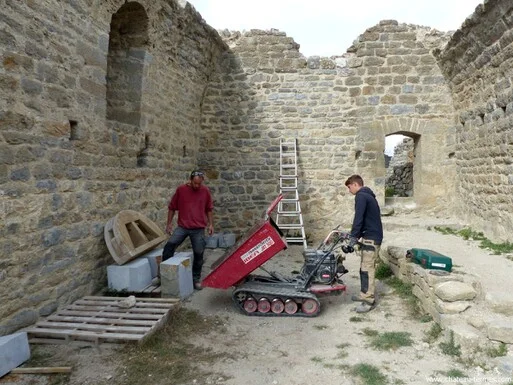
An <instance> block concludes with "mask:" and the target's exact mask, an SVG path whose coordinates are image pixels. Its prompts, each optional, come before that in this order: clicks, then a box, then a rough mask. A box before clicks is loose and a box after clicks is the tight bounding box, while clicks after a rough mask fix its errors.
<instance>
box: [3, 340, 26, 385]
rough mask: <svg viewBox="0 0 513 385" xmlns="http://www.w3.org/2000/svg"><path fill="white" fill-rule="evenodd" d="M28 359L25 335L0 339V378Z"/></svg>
mask: <svg viewBox="0 0 513 385" xmlns="http://www.w3.org/2000/svg"><path fill="white" fill-rule="evenodd" d="M29 358H30V347H29V343H28V338H27V333H25V332H21V333H15V334H11V335H7V336H3V337H0V377H2V376H4V375H6V374H7V373H9V372H10V371H11V370H13V369H14V368H16V367H18V366H20V365H21V364H23V363H24V362H25V361H27V360H28V359H29Z"/></svg>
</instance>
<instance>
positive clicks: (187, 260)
mask: <svg viewBox="0 0 513 385" xmlns="http://www.w3.org/2000/svg"><path fill="white" fill-rule="evenodd" d="M192 260H193V255H192V252H182V253H177V254H175V255H174V256H173V257H172V258H169V259H168V260H166V261H164V262H162V263H161V264H160V287H161V293H162V296H163V297H179V298H180V299H184V298H187V297H188V296H190V295H191V294H192V292H193V291H194V286H193V282H192Z"/></svg>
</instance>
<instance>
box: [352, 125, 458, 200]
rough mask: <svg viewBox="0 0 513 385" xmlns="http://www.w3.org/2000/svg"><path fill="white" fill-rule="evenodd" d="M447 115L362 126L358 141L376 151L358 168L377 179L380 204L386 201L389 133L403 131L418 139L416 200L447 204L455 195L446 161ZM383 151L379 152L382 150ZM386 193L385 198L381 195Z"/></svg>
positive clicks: (414, 189) (414, 152) (375, 184)
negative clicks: (386, 149) (386, 163)
mask: <svg viewBox="0 0 513 385" xmlns="http://www.w3.org/2000/svg"><path fill="white" fill-rule="evenodd" d="M450 126H451V125H450V122H448V121H447V120H446V119H430V120H428V119H417V118H409V117H404V118H394V119H383V120H376V121H372V122H366V123H363V124H361V125H360V127H359V129H358V139H357V140H358V143H359V147H361V148H362V149H363V152H368V153H372V152H374V153H375V155H372V154H369V155H368V156H367V157H366V162H365V163H364V162H360V163H357V169H358V172H359V173H361V174H364V175H367V176H371V178H369V177H367V179H370V180H373V181H374V187H375V192H376V195H377V196H378V197H380V204H383V205H384V204H385V199H384V192H385V180H386V168H385V161H384V155H383V154H384V151H385V137H386V136H387V135H391V134H401V135H404V136H408V137H410V138H413V139H414V150H413V159H414V161H413V176H414V179H413V194H412V195H413V203H414V204H415V205H416V206H421V207H438V208H441V207H447V204H446V203H447V201H448V200H450V199H452V197H453V196H454V183H453V181H452V180H450V179H449V178H447V175H451V173H450V170H448V166H447V162H446V161H445V160H446V159H445V156H446V155H445V152H444V151H445V148H446V138H447V132H448V127H450ZM378 152H379V154H378ZM381 197H382V198H381Z"/></svg>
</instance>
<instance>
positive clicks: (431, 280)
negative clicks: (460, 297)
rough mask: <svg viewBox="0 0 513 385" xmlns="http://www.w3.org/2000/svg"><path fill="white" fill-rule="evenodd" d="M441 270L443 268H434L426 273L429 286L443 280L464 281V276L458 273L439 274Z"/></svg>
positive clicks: (433, 285)
mask: <svg viewBox="0 0 513 385" xmlns="http://www.w3.org/2000/svg"><path fill="white" fill-rule="evenodd" d="M439 271H443V270H432V271H430V272H429V274H426V282H427V284H428V285H429V286H431V287H435V286H436V285H438V284H439V283H442V282H449V281H459V282H463V278H462V277H461V276H459V275H456V274H451V273H448V274H447V275H445V274H444V275H438V274H439V273H437V272H439ZM444 272H445V271H444Z"/></svg>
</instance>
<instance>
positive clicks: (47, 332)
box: [25, 327, 143, 341]
mask: <svg viewBox="0 0 513 385" xmlns="http://www.w3.org/2000/svg"><path fill="white" fill-rule="evenodd" d="M25 331H26V332H27V333H37V334H38V335H43V336H47V337H67V338H69V337H79V338H80V337H82V338H91V339H106V338H107V339H121V340H130V341H138V340H140V339H141V338H142V337H143V334H140V335H138V334H127V333H110V332H106V333H94V332H87V331H80V330H74V329H60V330H56V329H48V328H32V327H30V328H27V329H25Z"/></svg>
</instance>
